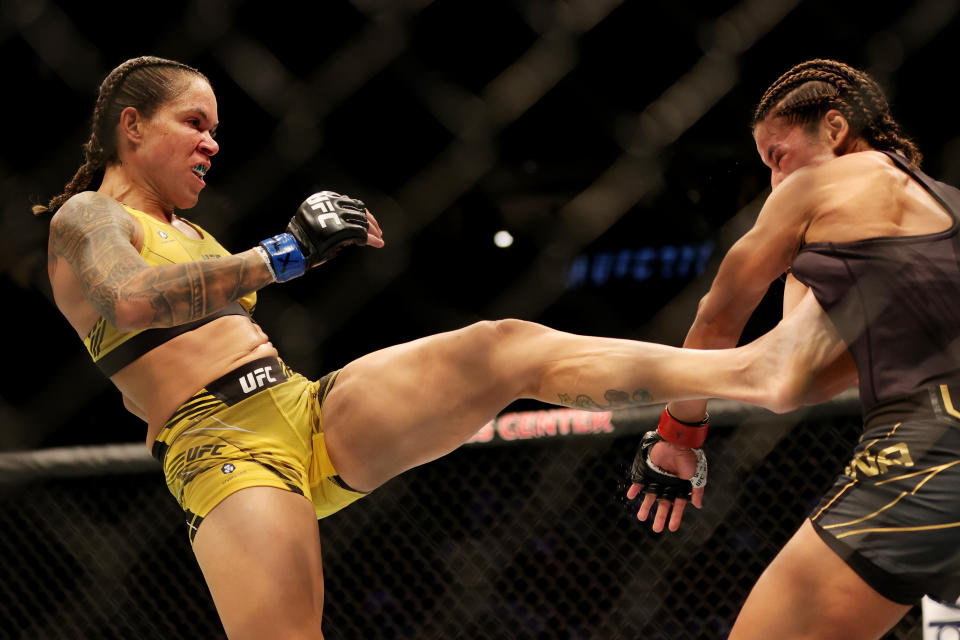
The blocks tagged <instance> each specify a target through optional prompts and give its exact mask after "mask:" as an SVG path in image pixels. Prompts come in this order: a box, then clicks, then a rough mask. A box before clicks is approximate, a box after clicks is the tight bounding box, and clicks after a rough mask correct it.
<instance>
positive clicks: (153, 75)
mask: <svg viewBox="0 0 960 640" xmlns="http://www.w3.org/2000/svg"><path fill="white" fill-rule="evenodd" d="M188 75H193V76H196V77H199V78H202V79H203V80H205V81H207V83H209V80H207V77H206V76H204V75H203V74H202V73H200V72H199V71H197V70H196V69H194V68H193V67H190V66H187V65H185V64H183V63H181V62H176V61H175V60H166V59H164V58H156V57H154V56H142V57H139V58H132V59H130V60H127V61H126V62H124V63H123V64H121V65H120V66H118V67H117V68H116V69H114V70H113V71H111V72H110V73H109V74H108V75H107V77H106V78H104V80H103V82H102V83H101V84H100V92H99V94H98V96H97V103H96V106H95V107H94V109H93V123H92V125H91V127H90V138H89V139H88V140H87V142H86V143H85V144H84V145H83V147H82V149H83V159H84V162H83V164H82V165H80V168H79V169H77V172H76V173H75V174H74V175H73V178H71V179H70V181H69V182H68V183H67V185H66V186H65V187H64V190H63V193H61V194H60V195H58V196H56V197H54V198H52V199H51V200H50V202H49V203H47V204H46V205H41V204H38V205H34V207H33V213H34V215H39V214H42V213H46V212H48V211H49V212H55V211H56V210H57V209H59V208H60V206H61V205H62V204H63V203H64V202H66V201H67V200H68V199H69V198H70V197H71V196H73V195H74V194H77V193H79V192H81V191H83V190H84V189H85V188H87V186H88V185H89V184H90V182H91V181H92V180H93V177H94V176H95V175H96V174H97V172H98V171H102V170H103V169H105V168H106V167H107V166H108V165H110V164H112V163H115V162H117V160H118V158H117V134H116V127H117V123H119V122H120V114H121V112H122V111H123V110H124V109H126V108H127V107H134V108H135V109H136V110H137V111H139V112H140V114H141V115H143V116H144V117H147V118H149V117H150V116H152V115H153V113H154V112H155V111H156V110H157V108H158V107H160V106H161V105H163V104H164V103H166V102H169V101H170V100H172V99H173V98H174V97H176V95H177V93H178V92H179V91H180V89H181V87H182V86H183V81H184V79H185V76H188Z"/></svg>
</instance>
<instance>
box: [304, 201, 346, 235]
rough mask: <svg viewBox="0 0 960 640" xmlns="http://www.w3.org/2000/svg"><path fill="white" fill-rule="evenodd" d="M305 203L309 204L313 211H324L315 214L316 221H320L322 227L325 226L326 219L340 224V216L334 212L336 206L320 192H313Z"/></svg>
mask: <svg viewBox="0 0 960 640" xmlns="http://www.w3.org/2000/svg"><path fill="white" fill-rule="evenodd" d="M307 204H308V205H310V208H311V209H313V210H314V211H323V212H324V213H322V214H320V215H318V216H317V222H319V223H320V226H321V227H322V228H324V229H326V228H327V220H331V221H332V222H333V224H340V216H338V215H337V214H336V213H334V211H336V208H335V207H334V206H333V202H331V201H330V198H328V197H326V196H325V195H323V194H322V193H315V194H313V195H312V196H310V197H309V198H307Z"/></svg>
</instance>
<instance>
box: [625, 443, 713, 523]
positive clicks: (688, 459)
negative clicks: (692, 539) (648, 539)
mask: <svg viewBox="0 0 960 640" xmlns="http://www.w3.org/2000/svg"><path fill="white" fill-rule="evenodd" d="M630 479H631V480H633V484H632V485H630V488H629V489H628V490H627V499H628V500H633V499H634V498H636V497H637V496H639V495H640V493H641V492H644V493H645V495H644V496H643V501H642V502H641V503H640V509H639V510H638V511H637V519H639V520H646V519H647V516H649V515H650V511H651V510H652V508H653V504H654V502H656V503H657V513H656V515H655V516H654V520H653V530H654V531H656V532H660V531H663V527H664V524H666V523H667V516H668V515H669V516H670V522H669V525H668V528H669V529H670V531H676V530H677V529H678V528H679V527H680V521H681V520H682V518H683V510H684V508H685V507H686V505H687V501H688V500H689V501H690V502H692V503H693V506H695V507H697V508H698V509H699V508H702V507H703V490H704V487H705V486H706V484H707V458H706V456H705V455H704V453H703V451H702V450H701V449H688V448H684V447H678V446H676V445H673V444H671V443H669V442H666V441H665V440H664V439H663V438H662V437H661V436H660V435H659V434H658V433H657V432H656V431H648V432H647V433H646V434H644V436H643V440H641V442H640V448H639V450H638V451H637V456H636V458H635V459H634V461H633V467H632V468H631V470H630ZM671 507H672V509H673V513H670V511H671Z"/></svg>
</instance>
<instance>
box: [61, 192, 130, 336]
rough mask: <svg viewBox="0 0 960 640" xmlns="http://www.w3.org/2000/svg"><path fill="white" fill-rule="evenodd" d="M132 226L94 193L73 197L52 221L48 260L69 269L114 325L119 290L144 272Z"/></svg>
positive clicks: (119, 209) (119, 305) (119, 312)
mask: <svg viewBox="0 0 960 640" xmlns="http://www.w3.org/2000/svg"><path fill="white" fill-rule="evenodd" d="M136 224H137V223H136V222H135V221H134V220H133V218H131V217H130V215H129V214H127V212H126V211H124V209H123V207H121V206H120V204H119V203H117V201H116V200H114V199H113V198H110V197H108V196H105V195H103V194H99V193H95V192H84V193H80V194H77V195H75V196H73V197H72V198H70V200H68V201H67V202H65V203H64V205H63V206H62V207H61V208H60V210H59V211H58V212H57V214H56V215H55V216H54V217H53V219H52V220H51V222H50V253H51V255H56V256H58V257H61V258H63V259H64V260H65V261H66V262H67V263H68V264H69V265H70V267H71V268H72V269H73V271H74V273H75V274H76V276H77V279H78V280H79V282H80V286H81V288H82V289H83V294H84V297H85V298H86V299H87V301H88V302H89V303H90V304H91V305H92V306H93V307H94V308H95V309H96V310H97V312H98V313H100V315H102V316H103V317H105V318H107V320H109V321H110V322H111V323H113V324H114V325H117V326H119V325H118V321H117V318H118V316H121V315H122V314H123V313H124V309H123V306H124V304H125V300H124V297H123V296H122V294H121V289H122V288H123V286H124V285H125V284H126V283H128V282H129V281H130V280H131V279H132V278H133V277H135V276H136V275H137V274H139V273H140V272H142V271H144V270H145V269H147V268H148V266H147V263H146V262H144V260H143V259H142V258H141V257H140V254H139V253H138V252H137V250H136V249H135V248H134V247H133V244H132V242H131V241H132V239H133V237H134V235H135V233H136Z"/></svg>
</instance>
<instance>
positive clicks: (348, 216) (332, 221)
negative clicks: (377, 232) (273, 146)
mask: <svg viewBox="0 0 960 640" xmlns="http://www.w3.org/2000/svg"><path fill="white" fill-rule="evenodd" d="M369 227H370V223H369V221H368V220H367V206H366V205H365V204H364V203H363V202H361V201H360V200H356V199H354V198H351V197H349V196H342V195H340V194H339V193H334V192H333V191H320V192H319V193H315V194H313V195H312V196H310V197H309V198H307V199H306V200H304V201H303V204H301V205H300V208H299V209H297V213H296V214H294V216H293V217H292V218H290V222H289V224H287V232H286V233H281V234H279V235H276V236H273V237H272V238H268V239H266V240H264V241H263V242H261V243H260V246H261V247H263V249H264V250H265V251H266V253H267V257H268V258H269V260H270V267H271V268H272V269H273V273H274V275H275V276H276V280H277V282H286V281H287V280H290V279H291V278H296V277H297V276H301V275H303V274H304V272H306V270H307V269H310V268H312V267H315V266H317V265H318V264H320V263H321V262H324V261H326V260H329V259H330V258H332V257H333V256H335V255H336V254H337V253H338V252H339V251H340V250H341V249H342V248H343V247H345V246H347V245H348V244H356V245H364V244H366V243H367V230H368V229H369Z"/></svg>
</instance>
